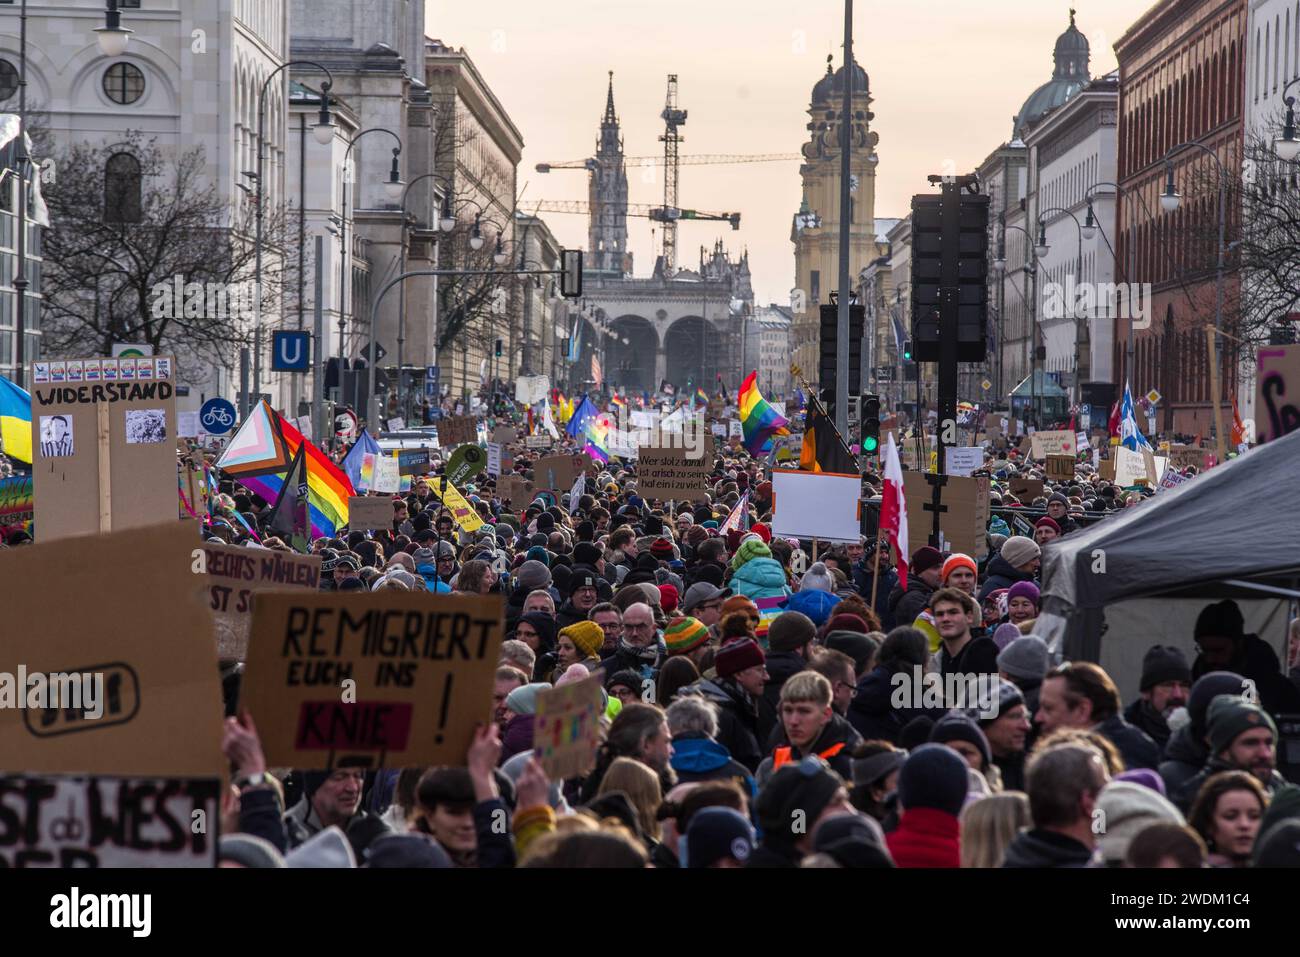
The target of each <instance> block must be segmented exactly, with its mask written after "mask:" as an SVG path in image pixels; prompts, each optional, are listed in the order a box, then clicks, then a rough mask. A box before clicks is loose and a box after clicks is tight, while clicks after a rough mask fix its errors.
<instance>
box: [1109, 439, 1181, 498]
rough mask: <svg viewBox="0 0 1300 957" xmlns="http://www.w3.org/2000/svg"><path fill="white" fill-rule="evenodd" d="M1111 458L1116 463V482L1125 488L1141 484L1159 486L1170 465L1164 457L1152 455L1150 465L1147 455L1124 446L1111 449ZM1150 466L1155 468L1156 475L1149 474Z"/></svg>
mask: <svg viewBox="0 0 1300 957" xmlns="http://www.w3.org/2000/svg"><path fill="white" fill-rule="evenodd" d="M1148 454H1150V453H1148ZM1111 458H1112V460H1113V461H1114V463H1115V478H1114V482H1115V484H1116V485H1119V486H1121V487H1124V488H1127V487H1128V486H1130V485H1137V484H1139V483H1140V482H1145V483H1148V484H1150V485H1155V484H1157V483H1158V482H1159V481H1160V479H1161V478H1163V477H1164V474H1165V467H1166V466H1167V465H1168V464H1169V459H1167V458H1165V457H1164V456H1163V455H1152V456H1151V462H1150V463H1148V462H1147V457H1146V455H1144V454H1143V453H1141V452H1134V451H1133V450H1132V449H1127V448H1125V447H1124V446H1122V445H1117V446H1115V448H1113V449H1111ZM1148 464H1150V465H1151V466H1152V467H1153V468H1154V474H1150V473H1148Z"/></svg>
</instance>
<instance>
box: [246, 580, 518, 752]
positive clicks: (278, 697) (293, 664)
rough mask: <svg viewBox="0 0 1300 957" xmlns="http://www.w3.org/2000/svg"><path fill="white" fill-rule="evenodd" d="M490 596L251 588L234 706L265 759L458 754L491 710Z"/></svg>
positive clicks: (495, 616) (497, 604) (494, 646)
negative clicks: (247, 717) (244, 662)
mask: <svg viewBox="0 0 1300 957" xmlns="http://www.w3.org/2000/svg"><path fill="white" fill-rule="evenodd" d="M502 612H503V604H502V601H501V599H500V598H499V597H495V596H492V597H486V596H485V597H477V596H473V597H471V596H467V595H436V596H435V595H428V594H409V593H402V592H391V591H385V592H374V593H370V594H351V593H343V594H331V593H320V594H316V595H291V594H287V593H282V594H276V593H268V594H265V595H260V596H259V597H258V600H257V604H256V606H255V607H254V609H253V634H252V641H251V642H250V643H249V649H248V666H247V670H246V671H245V674H244V680H243V685H242V697H241V700H240V707H241V708H247V709H248V712H249V713H250V714H251V715H252V716H253V720H254V721H255V722H256V723H257V729H258V732H259V733H260V734H261V736H262V748H263V750H264V751H265V753H266V761H267V764H268V765H271V766H278V767H294V768H307V769H311V768H335V767H343V766H353V767H358V766H359V767H369V768H381V767H389V768H401V767H412V766H416V765H430V764H453V765H458V764H463V763H464V761H465V751H466V749H467V748H468V747H469V744H470V741H471V740H472V739H473V734H474V726H475V725H476V724H477V723H479V722H485V721H491V720H492V685H493V680H494V678H493V676H494V674H495V672H496V664H497V655H498V652H499V650H500V648H501V641H502V634H503V628H502V621H501V619H502Z"/></svg>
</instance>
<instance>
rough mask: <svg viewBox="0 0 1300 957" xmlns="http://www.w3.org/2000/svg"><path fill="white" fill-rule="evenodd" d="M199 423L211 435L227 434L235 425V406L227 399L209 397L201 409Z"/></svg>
mask: <svg viewBox="0 0 1300 957" xmlns="http://www.w3.org/2000/svg"><path fill="white" fill-rule="evenodd" d="M199 424H200V425H201V426H203V431H204V432H207V433H208V434H209V435H225V434H226V433H227V432H229V431H230V430H231V429H233V428H234V427H235V407H234V406H233V405H231V404H230V403H229V402H227V401H226V400H225V399H208V401H207V402H204V403H203V408H201V409H199Z"/></svg>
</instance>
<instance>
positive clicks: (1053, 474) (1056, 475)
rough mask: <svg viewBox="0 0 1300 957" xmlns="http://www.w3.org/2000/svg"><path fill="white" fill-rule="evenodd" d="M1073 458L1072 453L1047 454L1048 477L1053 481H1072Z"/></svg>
mask: <svg viewBox="0 0 1300 957" xmlns="http://www.w3.org/2000/svg"><path fill="white" fill-rule="evenodd" d="M1074 465H1075V459H1074V456H1073V455H1049V456H1047V471H1046V475H1047V477H1048V479H1050V480H1051V481H1053V482H1072V481H1074Z"/></svg>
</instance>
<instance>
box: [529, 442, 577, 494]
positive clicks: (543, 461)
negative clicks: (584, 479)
mask: <svg viewBox="0 0 1300 957" xmlns="http://www.w3.org/2000/svg"><path fill="white" fill-rule="evenodd" d="M589 468H591V456H590V455H588V454H587V453H586V452H581V453H579V454H577V455H547V456H544V457H542V458H540V459H538V460H537V461H536V462H535V463H534V464H533V486H534V488H535V489H536V490H537V491H548V492H556V493H559V492H567V491H568V490H569V489H570V488H571V487H572V486H573V482H574V480H575V479H576V478H577V477H578V476H579V475H582V474H584V473H585V472H586V471H587V469H589Z"/></svg>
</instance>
